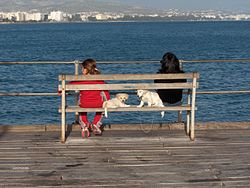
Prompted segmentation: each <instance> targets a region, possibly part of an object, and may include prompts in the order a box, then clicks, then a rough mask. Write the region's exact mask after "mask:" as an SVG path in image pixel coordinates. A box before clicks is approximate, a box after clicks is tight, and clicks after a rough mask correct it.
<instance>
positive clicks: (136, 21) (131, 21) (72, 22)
mask: <svg viewBox="0 0 250 188" xmlns="http://www.w3.org/2000/svg"><path fill="white" fill-rule="evenodd" d="M249 21H250V20H154V21H152V20H127V21H88V22H81V21H71V22H46V21H43V22H0V24H2V25H5V24H6V25H7V24H74V23H81V24H87V23H133V22H135V23H140V22H141V23H143V22H151V23H152V22H155V23H157V22H249Z"/></svg>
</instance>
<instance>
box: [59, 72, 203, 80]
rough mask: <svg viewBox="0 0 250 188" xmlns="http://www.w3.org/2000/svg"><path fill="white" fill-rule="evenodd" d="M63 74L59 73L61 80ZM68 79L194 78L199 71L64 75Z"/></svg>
mask: <svg viewBox="0 0 250 188" xmlns="http://www.w3.org/2000/svg"><path fill="white" fill-rule="evenodd" d="M62 76H63V75H59V77H58V79H59V81H61V80H62ZM64 76H65V78H66V81H80V80H158V79H192V78H193V77H194V76H196V77H197V78H198V77H199V74H198V73H178V74H100V75H64Z"/></svg>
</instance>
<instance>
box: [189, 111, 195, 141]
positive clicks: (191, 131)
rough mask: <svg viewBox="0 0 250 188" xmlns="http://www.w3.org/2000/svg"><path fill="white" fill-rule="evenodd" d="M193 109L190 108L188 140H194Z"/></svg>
mask: <svg viewBox="0 0 250 188" xmlns="http://www.w3.org/2000/svg"><path fill="white" fill-rule="evenodd" d="M194 113H195V111H194V110H192V112H191V127H190V140H192V141H194V139H195V135H194V116H195V114H194Z"/></svg>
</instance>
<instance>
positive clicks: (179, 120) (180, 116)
mask: <svg viewBox="0 0 250 188" xmlns="http://www.w3.org/2000/svg"><path fill="white" fill-rule="evenodd" d="M180 122H182V111H178V123H180Z"/></svg>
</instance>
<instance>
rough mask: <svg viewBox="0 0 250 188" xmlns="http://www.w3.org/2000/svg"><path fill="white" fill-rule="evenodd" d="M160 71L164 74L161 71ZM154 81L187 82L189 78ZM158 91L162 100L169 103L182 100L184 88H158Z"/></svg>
mask: <svg viewBox="0 0 250 188" xmlns="http://www.w3.org/2000/svg"><path fill="white" fill-rule="evenodd" d="M158 73H159V74H162V73H160V72H158ZM179 73H184V72H183V71H181V72H179ZM163 74H164V73H163ZM165 74H167V73H165ZM154 82H155V83H185V82H187V80H186V79H175V80H155V81H154ZM157 93H158V94H159V96H160V98H161V100H162V102H166V103H169V104H174V103H177V102H179V101H181V100H182V89H158V90H157Z"/></svg>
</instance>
